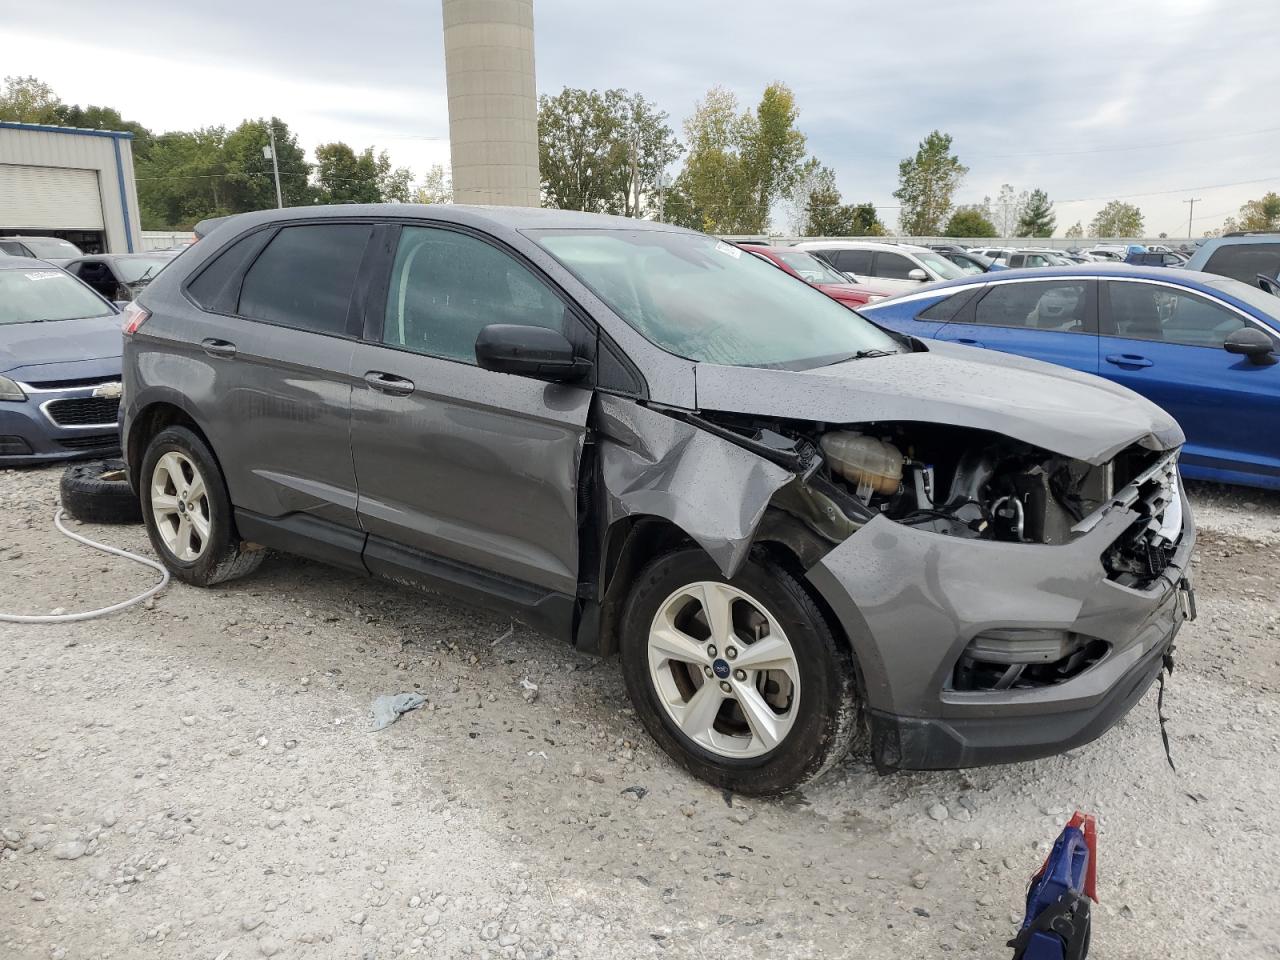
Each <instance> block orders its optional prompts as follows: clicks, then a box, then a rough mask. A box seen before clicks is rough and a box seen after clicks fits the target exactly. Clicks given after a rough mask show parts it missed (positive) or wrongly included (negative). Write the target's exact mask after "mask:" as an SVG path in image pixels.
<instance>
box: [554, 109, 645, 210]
mask: <svg viewBox="0 0 1280 960" xmlns="http://www.w3.org/2000/svg"><path fill="white" fill-rule="evenodd" d="M622 100H623V95H622V91H620V90H606V91H605V92H604V93H600V92H599V91H597V90H578V89H575V88H572V87H565V88H564V89H563V90H561V91H560V93H558V94H556V96H554V97H549V96H547V95H545V94H544V95H543V96H542V97H541V98H540V99H539V103H538V166H539V169H540V171H541V174H542V191H543V194H544V197H545V202H546V203H547V204H548V205H549V206H552V207H559V208H560V209H562V210H585V211H587V212H588V213H619V212H621V211H620V210H619V208H618V207H619V205H618V199H619V195H620V193H621V190H622V178H623V176H624V174H623V164H624V162H625V160H626V159H627V157H626V147H625V144H624V142H623V137H622V119H621V112H622Z"/></svg>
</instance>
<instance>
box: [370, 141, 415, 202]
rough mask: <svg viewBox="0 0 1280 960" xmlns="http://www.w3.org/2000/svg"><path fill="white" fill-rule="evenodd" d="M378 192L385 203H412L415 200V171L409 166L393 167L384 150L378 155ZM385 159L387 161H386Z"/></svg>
mask: <svg viewBox="0 0 1280 960" xmlns="http://www.w3.org/2000/svg"><path fill="white" fill-rule="evenodd" d="M378 161H379V169H380V171H381V172H380V173H379V174H378V193H379V195H380V196H381V198H382V202H383V203H411V202H412V201H413V193H414V191H413V171H412V170H410V169H409V168H408V167H392V166H391V159H390V158H389V157H388V156H387V152H386V151H385V150H384V151H382V153H381V154H379V155H378ZM384 161H385V162H384Z"/></svg>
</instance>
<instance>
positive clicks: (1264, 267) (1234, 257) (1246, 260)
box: [1204, 243, 1280, 286]
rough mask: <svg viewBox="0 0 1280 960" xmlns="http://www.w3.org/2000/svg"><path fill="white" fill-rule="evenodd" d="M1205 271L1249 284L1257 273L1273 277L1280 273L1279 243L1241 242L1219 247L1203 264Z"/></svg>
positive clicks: (1251, 283) (1252, 283) (1255, 281)
mask: <svg viewBox="0 0 1280 960" xmlns="http://www.w3.org/2000/svg"><path fill="white" fill-rule="evenodd" d="M1204 272H1205V273H1216V274H1218V275H1219V276H1222V277H1231V278H1233V279H1235V280H1239V281H1241V282H1242V283H1247V284H1249V286H1254V285H1255V284H1257V282H1258V274H1260V273H1261V274H1263V275H1264V276H1267V277H1273V278H1274V277H1275V276H1276V274H1278V273H1280V243H1242V244H1237V245H1234V246H1224V247H1219V248H1218V249H1217V250H1216V251H1215V252H1214V253H1213V254H1212V255H1211V256H1210V257H1209V260H1208V261H1207V262H1206V263H1205V265H1204Z"/></svg>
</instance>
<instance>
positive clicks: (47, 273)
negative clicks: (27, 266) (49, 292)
mask: <svg viewBox="0 0 1280 960" xmlns="http://www.w3.org/2000/svg"><path fill="white" fill-rule="evenodd" d="M60 276H62V271H61V270H41V271H39V272H38V273H28V274H26V277H27V279H28V280H52V279H53V278H54V277H60Z"/></svg>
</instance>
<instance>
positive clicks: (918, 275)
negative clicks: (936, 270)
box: [907, 267, 929, 283]
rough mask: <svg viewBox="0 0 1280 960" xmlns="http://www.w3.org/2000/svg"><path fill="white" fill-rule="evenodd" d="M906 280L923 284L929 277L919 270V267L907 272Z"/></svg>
mask: <svg viewBox="0 0 1280 960" xmlns="http://www.w3.org/2000/svg"><path fill="white" fill-rule="evenodd" d="M907 279H908V280H919V281H920V282H921V283H924V282H925V281H926V280H928V279H929V275H928V274H927V273H925V272H924V271H923V270H921V269H920V268H919V267H912V268H911V269H910V270H908V271H907Z"/></svg>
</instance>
